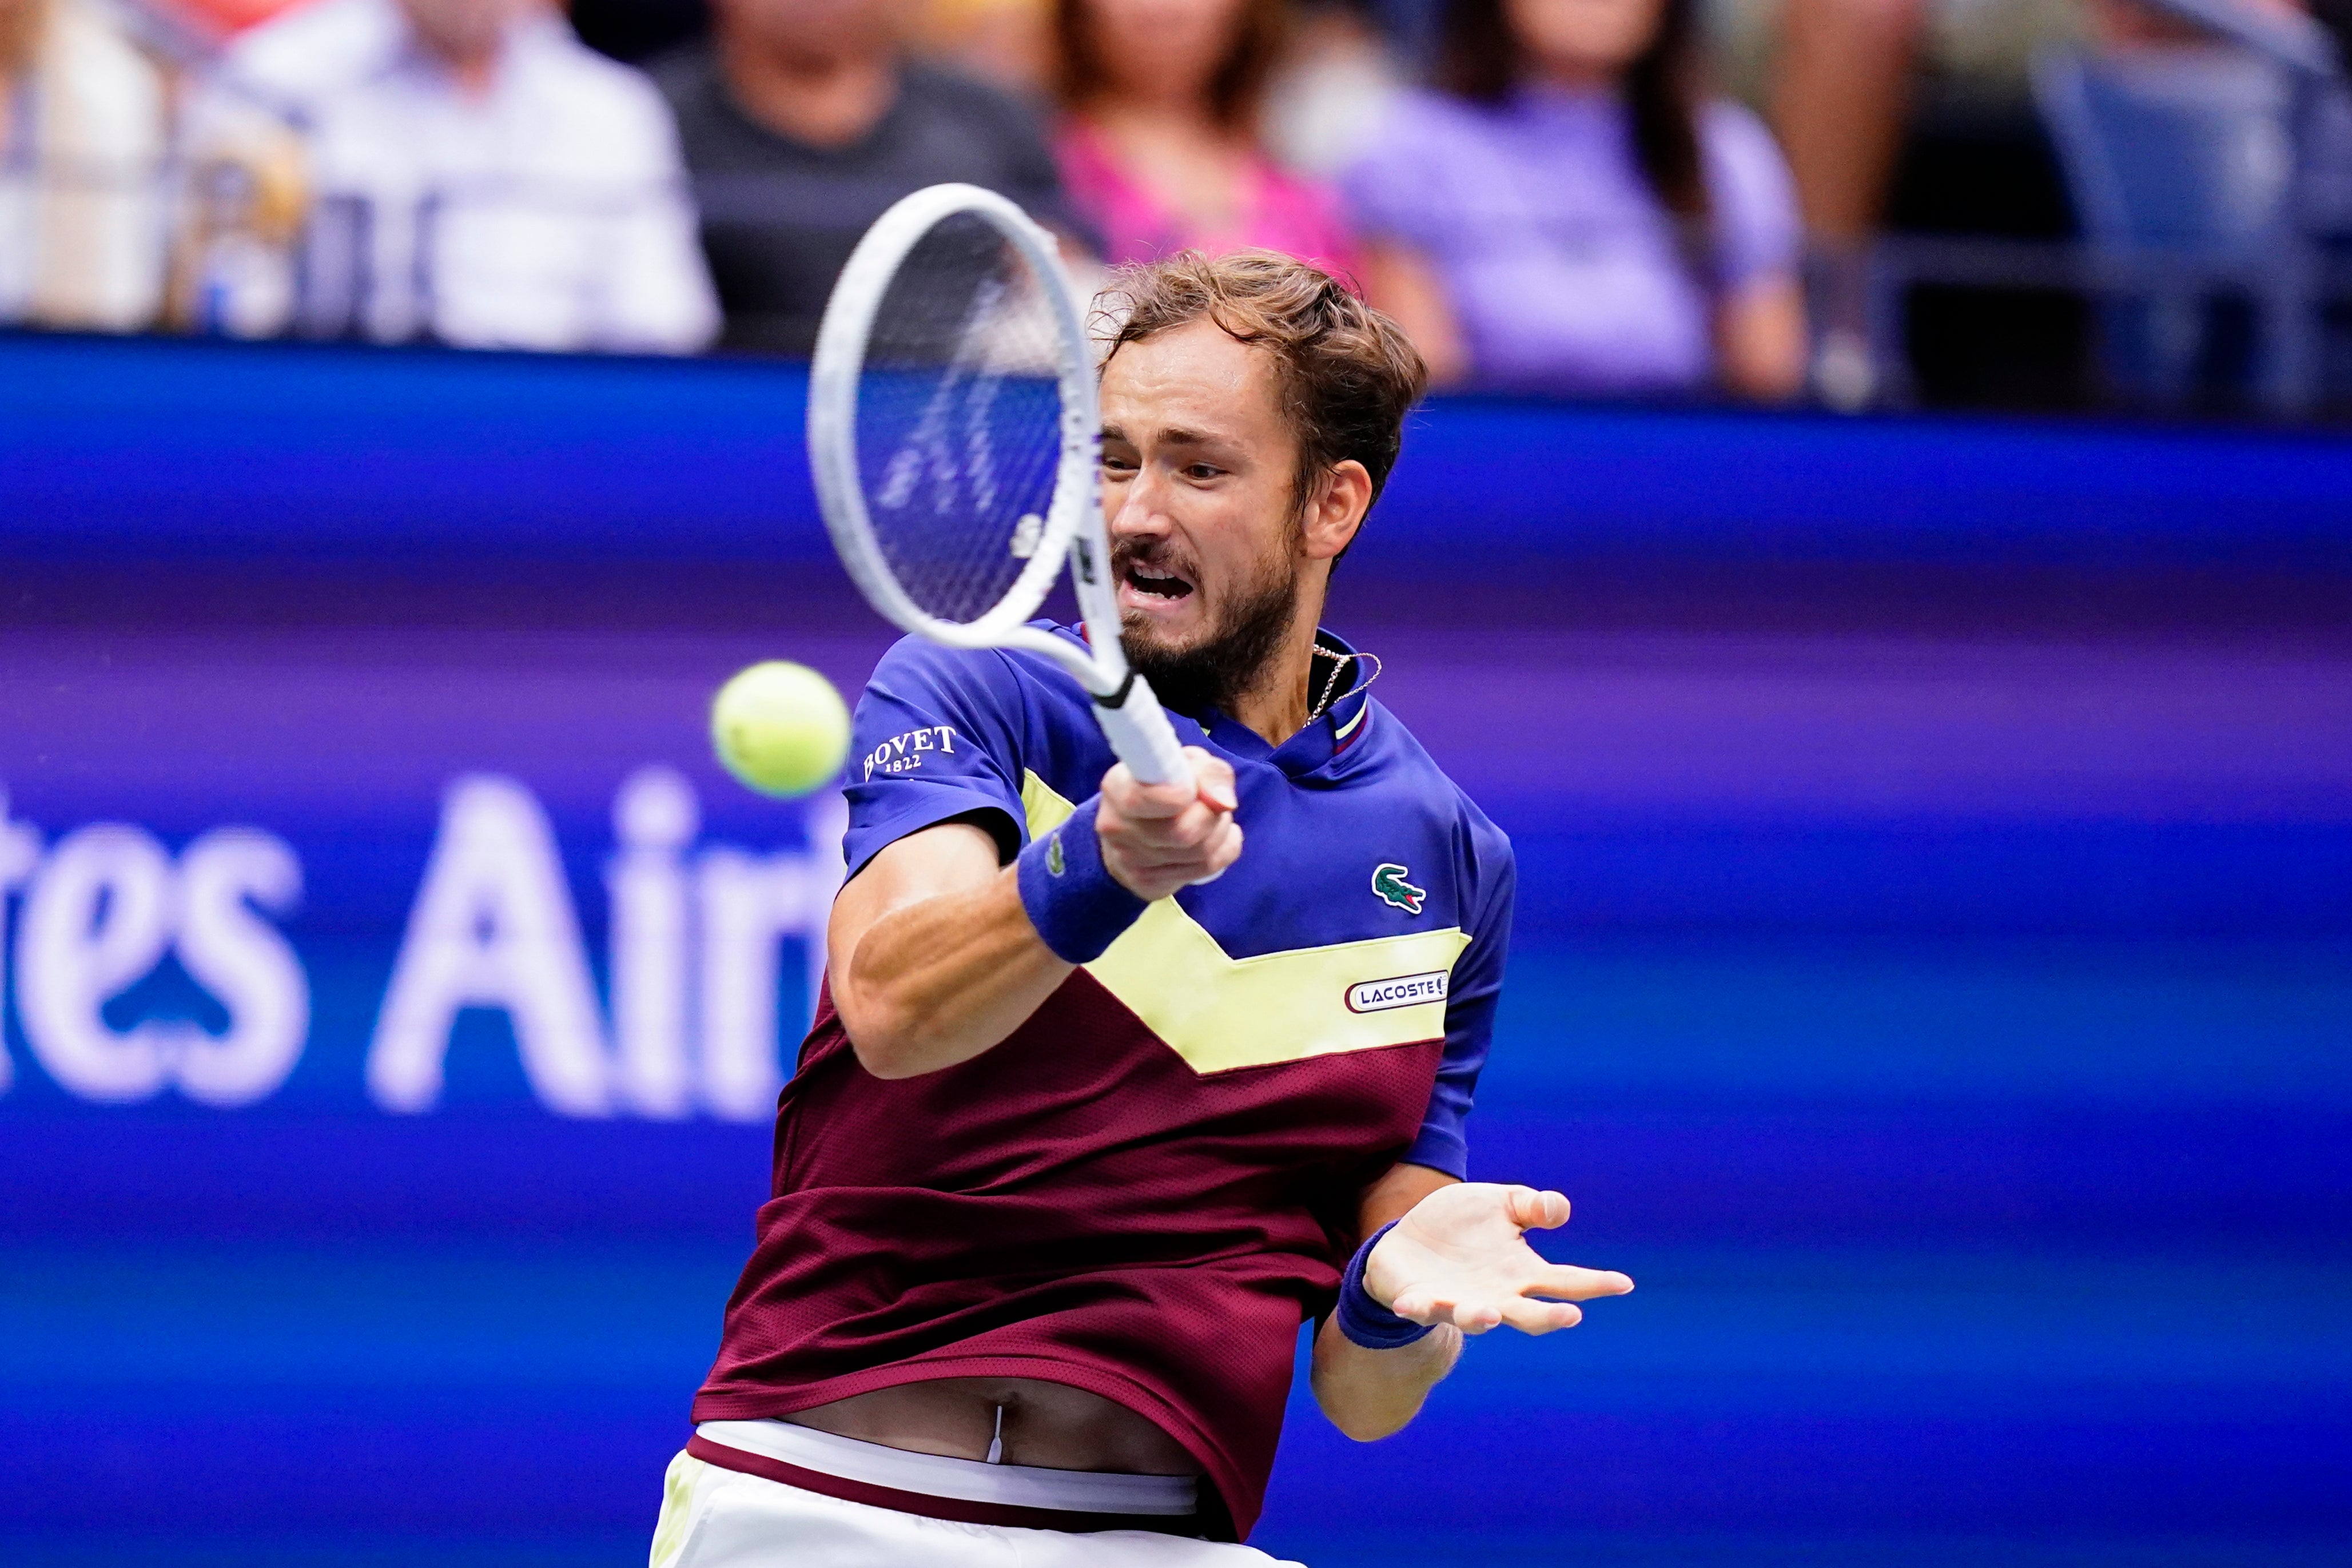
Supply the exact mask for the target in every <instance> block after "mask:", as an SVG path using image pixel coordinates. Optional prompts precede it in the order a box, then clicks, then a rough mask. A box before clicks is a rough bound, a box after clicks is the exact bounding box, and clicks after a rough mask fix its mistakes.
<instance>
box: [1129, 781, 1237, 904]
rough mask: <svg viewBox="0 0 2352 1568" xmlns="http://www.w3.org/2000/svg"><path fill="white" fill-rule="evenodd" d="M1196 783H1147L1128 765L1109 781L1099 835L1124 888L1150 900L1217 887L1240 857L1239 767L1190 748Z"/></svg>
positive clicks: (1140, 897) (1138, 896) (1143, 898)
mask: <svg viewBox="0 0 2352 1568" xmlns="http://www.w3.org/2000/svg"><path fill="white" fill-rule="evenodd" d="M1184 761H1185V762H1186V763H1188V764H1190V766H1191V767H1192V787H1191V788H1189V789H1188V788H1186V787H1185V786H1183V785H1181V784H1144V783H1141V782H1139V780H1138V779H1137V778H1136V776H1135V775H1134V774H1133V773H1129V772H1128V770H1127V764H1126V763H1119V764H1118V766H1116V767H1114V768H1112V769H1111V771H1110V772H1108V773H1105V774H1104V775H1103V782H1102V804H1101V805H1099V806H1098V807H1097V809H1096V812H1095V834H1096V837H1098V838H1100V839H1101V840H1102V857H1103V865H1104V866H1105V867H1106V868H1108V869H1109V871H1110V874H1111V875H1112V876H1113V877H1114V878H1116V879H1118V884H1119V886H1121V887H1123V888H1125V889H1127V890H1128V891H1129V892H1130V893H1133V894H1134V895H1135V896H1136V897H1137V898H1139V899H1142V900H1145V901H1147V902H1149V901H1150V900H1154V899H1164V898H1166V897H1167V896H1168V895H1169V894H1171V893H1172V892H1174V891H1175V890H1176V889H1179V888H1188V887H1191V886H1192V884H1193V883H1195V882H1213V881H1215V880H1216V879H1218V878H1219V877H1222V876H1223V875H1224V872H1225V868H1226V867H1228V866H1230V865H1232V864H1233V863H1234V861H1235V860H1238V859H1240V858H1241V853H1242V828H1241V824H1240V823H1238V822H1235V821H1234V805H1236V804H1237V797H1236V796H1235V795H1234V770H1233V765H1232V764H1231V763H1227V762H1226V761H1225V760H1224V759H1223V758H1222V757H1214V756H1211V755H1210V754H1209V753H1208V752H1204V751H1202V749H1201V748H1200V747H1198V746H1187V747H1185V748H1184Z"/></svg>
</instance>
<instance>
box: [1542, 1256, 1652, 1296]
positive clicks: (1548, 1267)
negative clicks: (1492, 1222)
mask: <svg viewBox="0 0 2352 1568" xmlns="http://www.w3.org/2000/svg"><path fill="white" fill-rule="evenodd" d="M1519 1289H1520V1291H1521V1293H1522V1294H1525V1295H1528V1296H1541V1297H1545V1298H1547V1299H1549V1300H1556V1301H1590V1300H1594V1299H1596V1298H1598V1297H1601V1296H1622V1295H1624V1294H1625V1293H1626V1292H1627V1291H1629V1290H1631V1289H1633V1280H1632V1279H1628V1278H1627V1277H1626V1276H1624V1275H1622V1274H1620V1273H1618V1272H1617V1271H1616V1270H1615V1269H1613V1268H1577V1267H1575V1266H1574V1265H1573V1264H1567V1263H1548V1264H1545V1265H1544V1266H1543V1267H1542V1268H1539V1269H1538V1270H1537V1271H1536V1274H1535V1277H1534V1278H1533V1279H1530V1280H1528V1283H1526V1284H1525V1285H1522V1286H1521V1287H1519Z"/></svg>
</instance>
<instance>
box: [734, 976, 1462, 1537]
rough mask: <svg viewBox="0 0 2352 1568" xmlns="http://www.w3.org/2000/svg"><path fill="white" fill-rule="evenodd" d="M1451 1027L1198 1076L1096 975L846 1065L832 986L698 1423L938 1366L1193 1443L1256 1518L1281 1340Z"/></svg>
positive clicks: (1332, 1255) (1397, 1151)
mask: <svg viewBox="0 0 2352 1568" xmlns="http://www.w3.org/2000/svg"><path fill="white" fill-rule="evenodd" d="M1443 1047H1444V1042H1443V1041H1441V1040H1429V1041H1425V1042H1422V1043H1420V1044H1416V1045H1407V1046H1395V1047H1387V1048H1384V1049H1376V1050H1364V1051H1350V1052H1343V1053H1338V1054H1334V1055H1329V1056H1322V1057H1314V1058H1307V1059H1305V1060H1302V1061H1296V1062H1283V1063H1277V1064H1275V1065H1272V1066H1268V1067H1255V1068H1236V1069H1234V1070H1232V1071H1227V1072H1222V1073H1216V1074H1212V1075H1208V1076H1205V1077H1204V1076H1202V1075H1201V1074H1198V1073H1195V1072H1194V1071H1193V1070H1192V1068H1191V1067H1189V1066H1188V1065H1186V1063H1185V1062H1184V1060H1183V1059H1182V1058H1180V1057H1179V1056H1177V1054H1176V1053H1175V1052H1174V1051H1173V1050H1171V1049H1170V1048H1169V1047H1167V1046H1166V1045H1165V1044H1163V1043H1162V1042H1161V1041H1160V1039H1159V1037H1157V1036H1155V1035H1153V1034H1152V1033H1151V1032H1150V1030H1149V1029H1148V1028H1146V1027H1145V1026H1144V1025H1143V1024H1142V1023H1141V1021H1140V1020H1139V1019H1138V1018H1137V1017H1136V1016H1135V1015H1134V1014H1132V1013H1130V1012H1129V1011H1128V1009H1127V1008H1126V1007H1124V1006H1123V1005H1120V1004H1119V1003H1118V1000H1117V999H1116V998H1114V997H1113V996H1112V995H1111V994H1109V993H1108V991H1106V990H1104V989H1103V987H1102V986H1101V985H1100V984H1098V983H1097V982H1096V981H1095V980H1094V979H1093V977H1092V976H1090V975H1088V974H1087V973H1086V972H1085V971H1083V970H1081V971H1079V972H1077V973H1075V974H1073V975H1072V976H1071V977H1070V979H1069V980H1068V981H1066V983H1065V984H1063V986H1062V987H1061V989H1060V990H1058V991H1056V992H1055V994H1054V995H1053V996H1052V997H1050V998H1048V999H1047V1001H1046V1002H1045V1005H1043V1006H1041V1007H1040V1008H1038V1010H1037V1011H1036V1013H1035V1014H1034V1015H1033V1016H1031V1017H1030V1019H1029V1021H1028V1022H1027V1023H1025V1024H1024V1025H1023V1026H1021V1027H1020V1028H1019V1029H1017V1030H1015V1031H1014V1032H1013V1034H1012V1035H1011V1036H1010V1037H1007V1038H1006V1039H1005V1040H1004V1041H1003V1044H1001V1045H999V1046H997V1047H995V1048H993V1049H992V1050H990V1051H987V1052H984V1053H983V1054H982V1055H981V1056H978V1057H975V1058H972V1059H971V1061H969V1062H965V1063H963V1064H961V1066H958V1067H953V1068H947V1069H945V1070H943V1071H940V1072H936V1073H929V1074H926V1075H924V1076H923V1077H920V1078H912V1079H895V1080H885V1079H877V1078H875V1077H873V1076H872V1075H871V1074H869V1073H867V1072H866V1071H865V1069H864V1068H860V1067H859V1066H858V1065H857V1060H856V1055H855V1053H854V1052H853V1051H852V1050H851V1049H850V1046H849V1041H848V1037H846V1035H845V1034H844V1033H843V1031H842V1028H841V1024H840V1020H839V1018H838V1017H837V1016H835V1013H834V1011H833V1008H832V1003H831V999H830V997H829V996H828V997H826V998H824V1000H823V1002H822V1004H821V1005H820V1009H819V1012H818V1015H817V1021H816V1026H815V1028H814V1030H812V1031H811V1033H810V1035H809V1037H808V1040H807V1042H806V1043H805V1044H804V1045H803V1047H802V1054H801V1066H800V1070H799V1071H798V1072H797V1073H796V1074H795V1075H794V1076H793V1080H792V1082H791V1083H790V1084H788V1085H787V1086H786V1087H785V1089H784V1094H783V1099H782V1107H781V1110H780V1113H779V1116H778V1120H777V1127H776V1164H775V1182H774V1188H773V1190H774V1193H775V1196H774V1197H773V1198H772V1199H771V1200H770V1201H769V1202H768V1203H767V1204H765V1205H762V1206H761V1210H760V1215H759V1242H758V1246H757V1247H756V1249H755V1250H754V1252H753V1254H752V1257H751V1262H750V1264H749V1265H747V1266H746V1268H745V1269H744V1271H743V1277H742V1280H741V1282H740V1284H738V1286H737V1287H736V1290H735V1294H734V1297H733V1299H732V1300H730V1302H729V1303H728V1309H727V1318H726V1325H725V1329H724V1331H723V1333H722V1336H721V1340H720V1344H719V1360H718V1363H717V1365H716V1366H714V1367H713V1369H712V1371H711V1374H710V1378H709V1382H708V1383H707V1384H705V1385H704V1387H703V1390H702V1393H701V1394H700V1395H699V1397H698V1398H697V1399H696V1401H695V1405H694V1417H695V1419H696V1420H698V1421H707V1420H746V1419H758V1418H762V1417H770V1416H776V1415H786V1414H788V1413H790V1412H792V1411H795V1410H803V1409H807V1408H809V1407H811V1406H813V1405H823V1404H825V1403H828V1402H829V1401H832V1400H835V1399H840V1398H845V1397H847V1396H848V1395H850V1394H857V1393H864V1392H866V1391H868V1390H870V1389H874V1388H880V1387H887V1386H889V1385H891V1384H901V1383H910V1382H921V1381H926V1380H929V1379H931V1378H938V1377H965V1376H1022V1377H1035V1378H1041V1379H1045V1380H1047V1381H1051V1382H1057V1383H1065V1384H1071V1385H1073V1386H1076V1387H1081V1388H1087V1389H1089V1390H1091V1391H1092V1392H1094V1393H1097V1394H1102V1395H1104V1396H1105V1397H1107V1398H1109V1399H1113V1400H1116V1401H1118V1403H1120V1404H1122V1405H1127V1406H1128V1407H1129V1408H1130V1409H1133V1410H1135V1411H1137V1412H1138V1413H1139V1414H1140V1415H1143V1416H1145V1417H1146V1418H1147V1419H1150V1420H1151V1421H1153V1422H1155V1423H1156V1424H1158V1425H1159V1426H1161V1427H1162V1428H1164V1429H1165V1430H1166V1431H1167V1432H1168V1433H1169V1434H1170V1436H1173V1437H1174V1438H1176V1440H1177V1441H1179V1442H1181V1443H1182V1444H1183V1445H1184V1446H1185V1447H1186V1448H1187V1449H1189V1450H1190V1451H1191V1452H1192V1454H1193V1455H1194V1457H1196V1458H1198V1459H1199V1460H1200V1461H1201V1464H1202V1468H1203V1469H1204V1470H1206V1472H1207V1473H1208V1475H1209V1478H1210V1479H1211V1480H1212V1481H1213V1483H1214V1484H1215V1486H1216V1488H1217V1489H1218V1492H1219V1493H1220V1494H1221V1496H1222V1497H1223V1500H1224V1503H1225V1505H1226V1509H1227V1510H1228V1511H1229V1512H1230V1513H1231V1515H1232V1518H1233V1521H1234V1525H1235V1527H1236V1530H1237V1531H1238V1532H1239V1533H1241V1534H1244V1535H1245V1534H1247V1532H1248V1531H1249V1527H1250V1526H1251V1524H1252V1523H1253V1522H1255V1520H1256V1517H1257V1514H1258V1510H1259V1508H1260V1506H1261V1504H1262V1502H1263V1500H1264V1497H1265V1483H1266V1478H1267V1475H1268V1473H1269V1472H1270V1471H1271V1470H1272V1468H1273V1465H1274V1453H1275V1446H1276V1439H1277V1438H1278V1437H1279V1436H1280V1434H1281V1427H1282V1413H1283V1405H1284V1403H1285V1401H1286V1399H1287V1397H1288V1395H1289V1389H1290V1371H1291V1361H1292V1352H1293V1348H1294V1345H1295V1343H1296V1340H1297V1331H1298V1325H1299V1323H1300V1321H1302V1320H1303V1319H1304V1318H1305V1317H1307V1316H1309V1315H1314V1314H1318V1313H1320V1312H1324V1311H1328V1310H1329V1308H1330V1305H1331V1302H1332V1300H1333V1299H1334V1297H1335V1296H1336V1294H1337V1292H1338V1289H1339V1269H1340V1267H1341V1265H1342V1264H1343V1262H1344V1261H1345V1258H1346V1254H1347V1251H1348V1249H1349V1248H1350V1247H1352V1246H1353V1245H1354V1239H1353V1236H1352V1232H1353V1230H1354V1227H1355V1223H1356V1205H1357V1202H1358V1200H1359V1198H1360V1195H1361V1194H1362V1192H1363V1190H1364V1188H1365V1187H1366V1186H1368V1185H1370V1184H1371V1183H1372V1182H1373V1181H1375V1180H1377V1179H1378V1178H1379V1177H1380V1176H1381V1174H1382V1173H1385V1172H1386V1171H1387V1170H1388V1169H1389V1167H1390V1166H1391V1165H1392V1164H1394V1163H1396V1161H1397V1159H1398V1158H1399V1157H1400V1156H1402V1154H1403V1152H1405V1150H1406V1149H1407V1147H1408V1146H1410V1145H1411V1143H1412V1139H1413V1136H1414V1134H1415V1133H1416V1132H1417V1131H1419V1130H1420V1127H1421V1121H1422V1117H1423V1112H1424V1111H1425V1110H1426V1109H1427V1107H1428V1104H1429V1096H1430V1086H1431V1084H1432V1083H1433V1081H1434V1079H1435V1077H1436V1072H1437V1065H1438V1058H1439V1056H1440V1054H1441V1052H1442V1050H1443Z"/></svg>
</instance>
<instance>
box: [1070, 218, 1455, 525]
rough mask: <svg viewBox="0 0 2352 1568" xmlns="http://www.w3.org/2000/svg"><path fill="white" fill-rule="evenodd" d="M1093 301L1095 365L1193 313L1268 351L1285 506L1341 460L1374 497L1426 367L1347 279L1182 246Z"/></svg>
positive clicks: (1254, 255)
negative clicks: (1279, 417)
mask: <svg viewBox="0 0 2352 1568" xmlns="http://www.w3.org/2000/svg"><path fill="white" fill-rule="evenodd" d="M1104 299H1105V300H1106V301H1108V303H1107V304H1105V305H1104V306H1102V307H1100V308H1098V309H1097V311H1096V320H1097V323H1098V326H1099V329H1100V336H1101V337H1102V338H1103V339H1104V340H1105V342H1106V345H1107V346H1106V348H1105V352H1104V354H1103V361H1104V363H1106V364H1108V363H1109V361H1110V357H1111V355H1113V354H1116V353H1118V351H1119V350H1120V349H1121V348H1122V347H1124V346H1125V345H1126V344H1129V343H1139V342H1144V341H1145V340H1146V339H1149V338H1155V337H1158V336H1159V335H1160V333H1162V332H1167V331H1174V330H1175V329H1177V328H1179V327H1183V326H1189V325H1191V324H1192V322H1194V321H1202V320H1207V321H1214V322H1215V323H1216V324H1217V327H1218V329H1219V330H1220V331H1223V332H1224V333H1225V335H1226V336H1228V337H1230V338H1232V339H1234V341H1235V342H1244V343H1255V344H1257V345H1259V346H1260V347H1263V348H1264V349H1265V350H1266V352H1268V353H1271V354H1273V355H1274V360H1275V365H1276V376H1277V377H1278V382H1277V384H1278V386H1279V388H1280V396H1281V399H1282V412H1283V416H1284V417H1285V418H1286V420H1287V421H1288V422H1289V425H1290V427H1291V429H1292V430H1293V431H1295V432H1297V437H1298V458H1299V461H1298V473H1297V478H1296V479H1294V480H1293V481H1292V495H1293V497H1294V500H1295V505H1296V509H1297V510H1301V511H1303V510H1305V508H1306V506H1307V501H1308V500H1310V499H1311V498H1312V497H1313V495H1314V493H1315V485H1316V482H1317V481H1318V479H1320V478H1321V476H1322V475H1323V474H1325V473H1326V472H1328V470H1329V469H1330V468H1333V467H1334V466H1336V465H1338V464H1340V463H1344V462H1348V461H1350V460H1352V461H1355V462H1359V463H1361V464H1363V465H1364V471H1365V472H1366V473H1368V474H1370V476H1371V479H1372V500H1375V501H1377V500H1380V497H1381V489H1382V488H1383V487H1385V486H1386V485H1387V483H1388V479H1389V474H1390V472H1391V470H1392V469H1394V468H1395V467H1396V460H1397V453H1398V452H1399V451H1400V450H1401V449H1402V447H1403V445H1404V416H1405V415H1406V414H1407V413H1408V412H1410V411H1411V410H1412V405H1414V404H1415V403H1418V402H1420V401H1421V395H1422V394H1423V392H1424V391H1425V390H1427V388H1428V386H1429V367H1428V366H1427V365H1426V364H1424V363H1422V358H1421V352H1420V351H1419V350H1418V349H1415V348H1414V347H1413V346H1412V340H1411V339H1409V338H1407V337H1406V336H1405V335H1404V329H1403V328H1402V327H1400V326H1398V325H1397V324H1396V323H1395V322H1394V321H1391V320H1389V319H1388V318H1387V317H1386V316H1383V315H1381V313H1380V312H1379V311H1378V310H1373V309H1372V308H1371V307H1370V305H1367V304H1366V303H1364V301H1363V299H1362V297H1361V296H1360V295H1359V294H1357V292H1356V291H1355V290H1354V289H1352V288H1350V287H1349V285H1348V284H1346V283H1344V282H1342V281H1341V280H1340V279H1337V278H1335V277H1333V276H1332V275H1331V274H1330V273H1328V272H1326V271H1324V270H1323V269H1322V268H1319V267H1316V266H1314V265H1312V264H1310V263H1308V262H1305V261H1301V260H1299V259H1298V258H1297V257H1294V256H1286V255H1284V254H1282V253H1281V252H1280V251H1276V250H1236V251H1233V252H1231V253H1229V254H1227V255H1223V256H1215V257H1213V256H1209V255H1207V254H1205V253H1203V252H1202V251H1198V250H1188V251H1185V252H1183V253H1182V254H1181V255H1178V256H1172V257H1170V258H1168V259H1166V260H1164V261H1155V262H1151V263H1149V264H1148V265H1142V266H1135V267H1124V268H1119V269H1118V271H1117V272H1116V273H1114V274H1113V275H1112V278H1111V283H1110V287H1109V289H1108V290H1107V291H1106V292H1105V294H1104Z"/></svg>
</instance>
